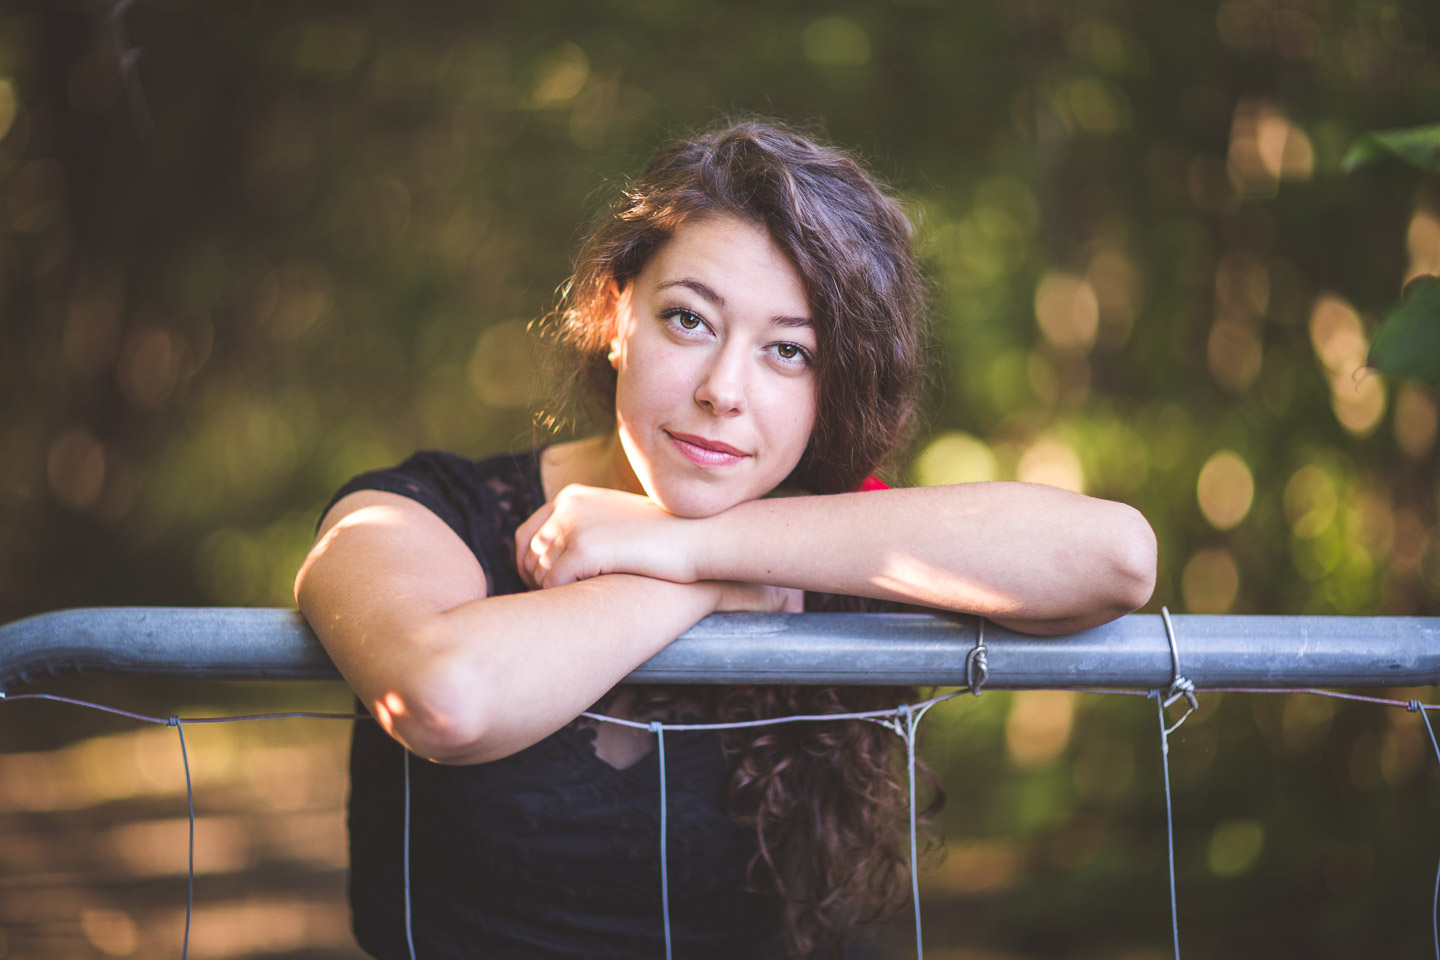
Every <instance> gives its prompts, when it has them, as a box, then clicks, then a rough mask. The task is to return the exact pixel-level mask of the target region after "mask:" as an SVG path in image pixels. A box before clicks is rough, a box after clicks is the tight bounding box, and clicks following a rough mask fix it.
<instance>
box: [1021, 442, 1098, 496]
mask: <svg viewBox="0 0 1440 960" xmlns="http://www.w3.org/2000/svg"><path fill="white" fill-rule="evenodd" d="M1016 476H1017V477H1018V478H1019V479H1020V480H1022V481H1024V482H1025V483H1044V484H1048V485H1050V486H1052V487H1059V488H1060V489H1062V490H1073V491H1074V492H1076V493H1084V492H1085V469H1084V467H1082V466H1081V464H1080V458H1079V457H1078V456H1076V454H1075V451H1074V450H1072V449H1071V448H1070V445H1069V444H1067V443H1065V442H1064V441H1061V440H1055V439H1052V438H1046V437H1042V438H1041V439H1039V440H1037V441H1036V442H1035V443H1034V444H1033V445H1032V446H1031V447H1030V448H1029V449H1028V450H1026V451H1025V453H1024V454H1023V455H1022V456H1021V457H1020V464H1019V466H1018V467H1017V468H1016Z"/></svg>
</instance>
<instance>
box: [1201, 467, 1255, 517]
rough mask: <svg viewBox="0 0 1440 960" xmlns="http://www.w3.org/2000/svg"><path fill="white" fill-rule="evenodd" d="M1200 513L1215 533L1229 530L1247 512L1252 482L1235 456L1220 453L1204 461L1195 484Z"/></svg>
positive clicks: (1253, 485) (1248, 469)
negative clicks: (1215, 530)
mask: <svg viewBox="0 0 1440 960" xmlns="http://www.w3.org/2000/svg"><path fill="white" fill-rule="evenodd" d="M1195 495H1196V497H1197V499H1199V501H1200V512H1201V513H1203V514H1205V519H1206V520H1208V521H1210V525H1211V526H1212V527H1214V528H1215V529H1217V530H1229V529H1231V528H1232V527H1234V526H1236V525H1238V524H1239V523H1240V521H1241V520H1244V519H1245V515H1246V514H1247V513H1249V512H1250V503H1251V501H1252V500H1253V499H1254V496H1255V480H1254V478H1253V477H1252V476H1251V475H1250V468H1249V467H1248V466H1247V465H1246V464H1245V461H1244V460H1242V459H1241V458H1240V457H1239V455H1238V454H1235V453H1232V452H1231V451H1229V450H1221V451H1219V452H1217V453H1216V454H1214V455H1213V456H1211V457H1210V459H1209V460H1207V461H1205V466H1204V467H1202V468H1201V469H1200V479H1199V481H1198V482H1197V483H1196V485H1195Z"/></svg>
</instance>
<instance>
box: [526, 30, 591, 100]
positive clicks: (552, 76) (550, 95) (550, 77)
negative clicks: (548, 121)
mask: <svg viewBox="0 0 1440 960" xmlns="http://www.w3.org/2000/svg"><path fill="white" fill-rule="evenodd" d="M589 78H590V58H589V57H587V56H586V55H585V51H584V50H581V49H580V48H579V47H577V46H576V45H575V44H573V43H563V44H561V45H560V46H558V47H556V48H555V49H554V50H552V51H550V53H548V54H546V56H545V59H544V60H542V61H541V63H540V70H539V76H538V78H537V80H536V82H535V89H534V92H533V94H532V96H531V103H532V104H533V105H534V106H536V107H552V106H558V105H560V104H563V103H567V102H568V101H570V100H573V99H575V97H576V95H577V94H579V93H580V91H581V89H582V88H583V87H584V86H585V81H586V80H588V79H589Z"/></svg>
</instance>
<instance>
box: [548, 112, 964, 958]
mask: <svg viewBox="0 0 1440 960" xmlns="http://www.w3.org/2000/svg"><path fill="white" fill-rule="evenodd" d="M716 215H726V216H733V217H737V218H739V219H742V220H744V221H746V222H749V223H752V224H755V225H757V226H760V227H762V228H764V229H765V230H766V231H767V233H768V234H769V236H770V238H771V239H772V240H773V241H774V243H775V244H776V246H777V247H779V249H780V250H782V251H783V252H784V253H785V254H786V255H787V256H788V257H789V259H790V262H791V263H792V264H793V265H794V267H795V269H796V271H797V272H798V273H799V275H800V277H801V279H802V281H803V283H804V286H805V291H806V295H807V298H808V300H809V307H810V311H811V316H812V318H813V322H814V324H815V327H816V333H817V335H818V342H819V347H820V348H819V350H818V351H817V355H816V358H815V367H814V369H815V372H816V390H817V404H816V409H817V414H816V421H815V426H814V429H813V431H812V433H811V436H810V440H809V443H808V445H807V446H806V449H805V451H804V453H803V454H802V456H801V458H800V461H799V463H798V464H797V466H796V467H795V469H794V471H793V473H792V474H791V476H790V477H789V478H788V479H787V481H786V483H785V486H787V487H794V488H798V489H801V490H804V491H808V492H810V493H816V494H829V493H840V492H845V491H850V490H855V489H858V488H859V487H860V485H861V483H862V482H863V481H864V480H865V479H866V478H867V477H869V476H871V475H873V474H875V473H876V472H877V471H879V470H881V469H882V467H883V466H885V465H886V464H887V461H888V460H889V458H890V457H891V456H893V455H894V454H895V452H896V451H897V449H898V448H899V447H900V446H901V444H902V443H903V441H904V440H905V439H906V438H907V436H908V434H909V432H910V431H911V429H912V427H913V423H914V419H915V406H916V398H917V395H918V393H919V391H920V387H921V384H922V378H923V374H922V366H923V364H922V356H921V345H922V342H923V340H924V326H925V319H926V318H925V311H924V305H925V291H924V285H923V282H922V280H921V276H920V272H919V270H918V269H917V266H916V263H915V257H914V252H913V230H912V227H911V224H910V221H909V219H908V218H907V217H906V216H905V214H904V212H903V211H902V210H901V208H900V206H899V204H898V203H897V202H896V201H895V200H894V198H893V197H892V196H891V195H890V194H889V192H888V191H887V190H886V189H885V187H884V186H882V185H881V183H880V182H879V181H878V180H877V179H876V178H875V177H874V176H872V175H871V174H870V173H869V172H868V171H866V170H865V169H864V167H862V166H861V165H860V164H859V163H858V162H856V160H855V159H854V158H853V157H851V156H850V155H849V154H848V153H846V152H844V151H843V150H840V149H838V148H836V147H833V146H830V145H827V144H825V143H823V142H821V141H820V140H819V139H818V138H817V137H815V136H813V135H810V134H807V133H804V132H801V131H799V130H797V129H795V128H792V127H789V126H786V125H783V124H780V123H776V122H773V121H763V120H757V119H745V120H741V121H739V122H731V123H727V124H725V125H723V126H720V127H717V128H715V129H712V130H709V131H707V132H704V133H701V134H699V135H696V136H691V137H687V138H685V139H682V140H679V141H677V142H675V143H673V144H671V145H669V146H667V147H665V148H663V149H662V150H661V151H660V152H659V154H658V155H657V156H656V157H655V158H654V159H653V160H652V161H651V163H650V164H649V166H648V167H647V168H646V169H645V170H644V172H643V173H642V174H641V175H640V176H639V177H637V178H635V179H634V180H632V181H630V182H629V183H628V184H626V185H625V187H624V189H623V190H622V191H620V193H619V195H618V196H617V197H616V198H615V199H614V200H613V202H612V203H611V204H610V205H609V207H608V208H607V209H605V210H604V212H603V213H602V215H601V216H600V217H599V218H598V220H597V222H596V223H595V224H594V226H593V228H592V229H591V231H590V233H589V235H588V238H587V239H586V240H585V241H584V243H583V245H582V247H581V249H580V252H579V255H578V257H577V261H576V266H575V272H574V275H573V277H572V278H571V280H570V281H569V283H568V284H567V285H566V286H565V287H564V288H563V289H562V297H561V304H560V307H559V309H557V310H556V311H555V312H554V313H553V314H551V315H550V316H549V317H548V318H547V323H546V324H545V329H548V330H549V332H550V333H551V334H552V335H553V337H554V338H555V339H557V340H558V341H559V343H560V345H561V346H562V348H565V354H564V356H563V358H562V359H560V360H559V361H558V362H559V363H561V364H562V365H563V366H564V367H565V368H567V369H568V370H569V371H570V376H569V382H568V384H567V385H566V389H564V390H563V396H564V397H566V398H567V399H563V400H562V401H561V402H560V404H559V405H558V406H557V408H556V409H554V410H552V411H551V412H550V413H549V414H548V415H547V416H546V418H545V420H544V422H546V423H547V425H549V426H551V427H555V426H558V425H559V424H562V423H564V422H566V421H567V420H568V421H571V422H573V421H574V420H575V419H576V415H577V413H579V412H580V411H577V410H576V407H577V406H579V405H580V404H582V403H585V402H587V401H588V403H589V410H588V413H589V417H588V420H589V422H590V423H591V424H592V425H595V426H599V427H606V426H612V425H613V423H614V419H613V418H614V409H615V382H616V380H615V370H614V368H613V367H612V365H611V364H610V362H609V359H608V357H607V353H608V350H609V342H610V338H611V336H612V330H613V326H612V325H613V323H614V317H615V306H616V305H615V303H614V295H615V291H616V290H617V289H623V288H624V287H625V285H626V284H627V283H629V282H630V281H632V280H634V279H635V277H636V276H637V275H638V274H639V273H640V271H641V269H642V268H643V267H644V266H645V264H646V263H647V262H648V261H649V259H650V257H652V256H653V255H654V254H655V253H656V251H658V250H659V249H660V248H661V246H662V245H663V244H664V243H665V242H666V241H667V240H669V239H670V237H672V236H673V235H674V233H675V231H676V229H677V228H678V227H679V226H680V225H681V224H682V223H684V222H685V221H687V220H689V219H692V218H696V217H705V216H716ZM880 606H882V605H880V604H877V603H875V602H872V601H864V600H857V599H856V598H841V597H831V596H825V595H807V596H806V609H807V610H842V609H847V610H858V609H877V608H879V607H880ZM678 695H679V694H678V692H672V691H662V690H658V689H653V688H652V689H651V690H649V691H646V693H645V695H644V697H643V698H642V699H644V700H646V701H648V702H649V703H651V704H654V703H656V702H663V701H665V700H667V699H671V698H674V697H676V696H678ZM914 696H915V691H913V690H910V689H907V688H896V687H884V688H876V687H854V688H834V687H802V686H775V687H769V686H767V687H729V688H721V689H719V690H711V691H709V692H708V693H707V695H706V706H707V712H708V713H709V714H710V715H711V716H712V717H713V718H714V719H716V720H725V721H730V720H752V719H762V718H772V717H780V716H786V715H793V714H820V713H846V712H854V711H860V710H871V709H883V708H887V707H895V706H897V705H899V704H900V703H904V702H907V701H908V700H910V699H913V697H914ZM724 743H725V748H726V752H727V756H728V759H729V764H730V771H731V776H730V783H729V788H728V795H727V805H728V810H729V813H730V815H731V816H732V817H733V818H735V819H736V820H737V821H739V822H740V823H742V824H744V825H746V826H748V827H750V828H752V829H753V830H754V832H755V837H756V844H757V852H756V854H755V856H754V858H753V859H752V861H751V864H750V870H749V877H748V881H749V883H750V885H751V886H752V887H753V888H754V889H757V890H761V891H769V892H772V893H774V894H775V895H777V896H778V899H779V901H780V903H781V905H782V929H783V933H784V938H785V941H786V946H787V949H788V950H789V952H790V954H791V955H792V956H794V957H797V958H801V957H814V956H822V955H825V954H827V953H835V952H837V951H838V949H839V947H840V945H841V943H842V942H843V938H844V937H845V936H846V935H847V933H848V932H849V931H850V930H851V929H853V928H854V927H856V926H857V925H860V924H863V923H867V922H871V921H875V920H878V919H881V918H883V917H885V916H887V915H889V914H890V913H891V912H892V911H893V910H894V909H896V908H897V907H899V906H901V905H903V904H904V903H905V902H906V900H907V899H908V885H907V878H908V871H909V869H910V866H911V865H910V863H909V851H908V844H907V843H906V837H907V832H906V829H905V823H906V818H907V812H906V804H907V802H908V791H907V787H906V783H905V780H904V777H903V759H904V751H903V743H902V742H901V741H900V739H899V738H898V737H896V736H895V734H894V733H893V732H891V731H890V730H888V729H885V728H884V727H881V726H879V725H877V724H872V723H864V722H859V721H837V722H836V723H833V724H831V723H823V724H788V725H779V726H773V727H762V728H756V729H754V730H750V731H745V732H743V733H734V732H732V733H731V734H729V735H727V736H726V739H725V741H724ZM930 779H931V783H932V784H933V778H930ZM934 793H935V796H936V800H937V802H936V804H935V806H938V801H939V796H940V795H939V791H938V787H935V788H934Z"/></svg>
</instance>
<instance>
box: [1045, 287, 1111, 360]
mask: <svg viewBox="0 0 1440 960" xmlns="http://www.w3.org/2000/svg"><path fill="white" fill-rule="evenodd" d="M1035 320H1036V321H1037V322H1038V323H1039V324H1040V330H1041V332H1042V333H1044V334H1045V338H1046V339H1047V340H1049V341H1050V342H1051V343H1053V344H1055V346H1057V347H1078V348H1079V349H1082V350H1088V349H1089V348H1090V345H1091V344H1093V343H1094V342H1095V335H1096V333H1097V332H1098V331H1099V329H1100V303H1099V301H1098V300H1096V298H1095V291H1094V290H1093V289H1092V288H1091V286H1090V283H1089V281H1088V280H1084V279H1082V278H1080V277H1077V276H1075V275H1074V274H1073V273H1047V274H1046V275H1045V276H1044V277H1042V278H1041V279H1040V283H1039V284H1038V285H1037V286H1036V287H1035Z"/></svg>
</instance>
